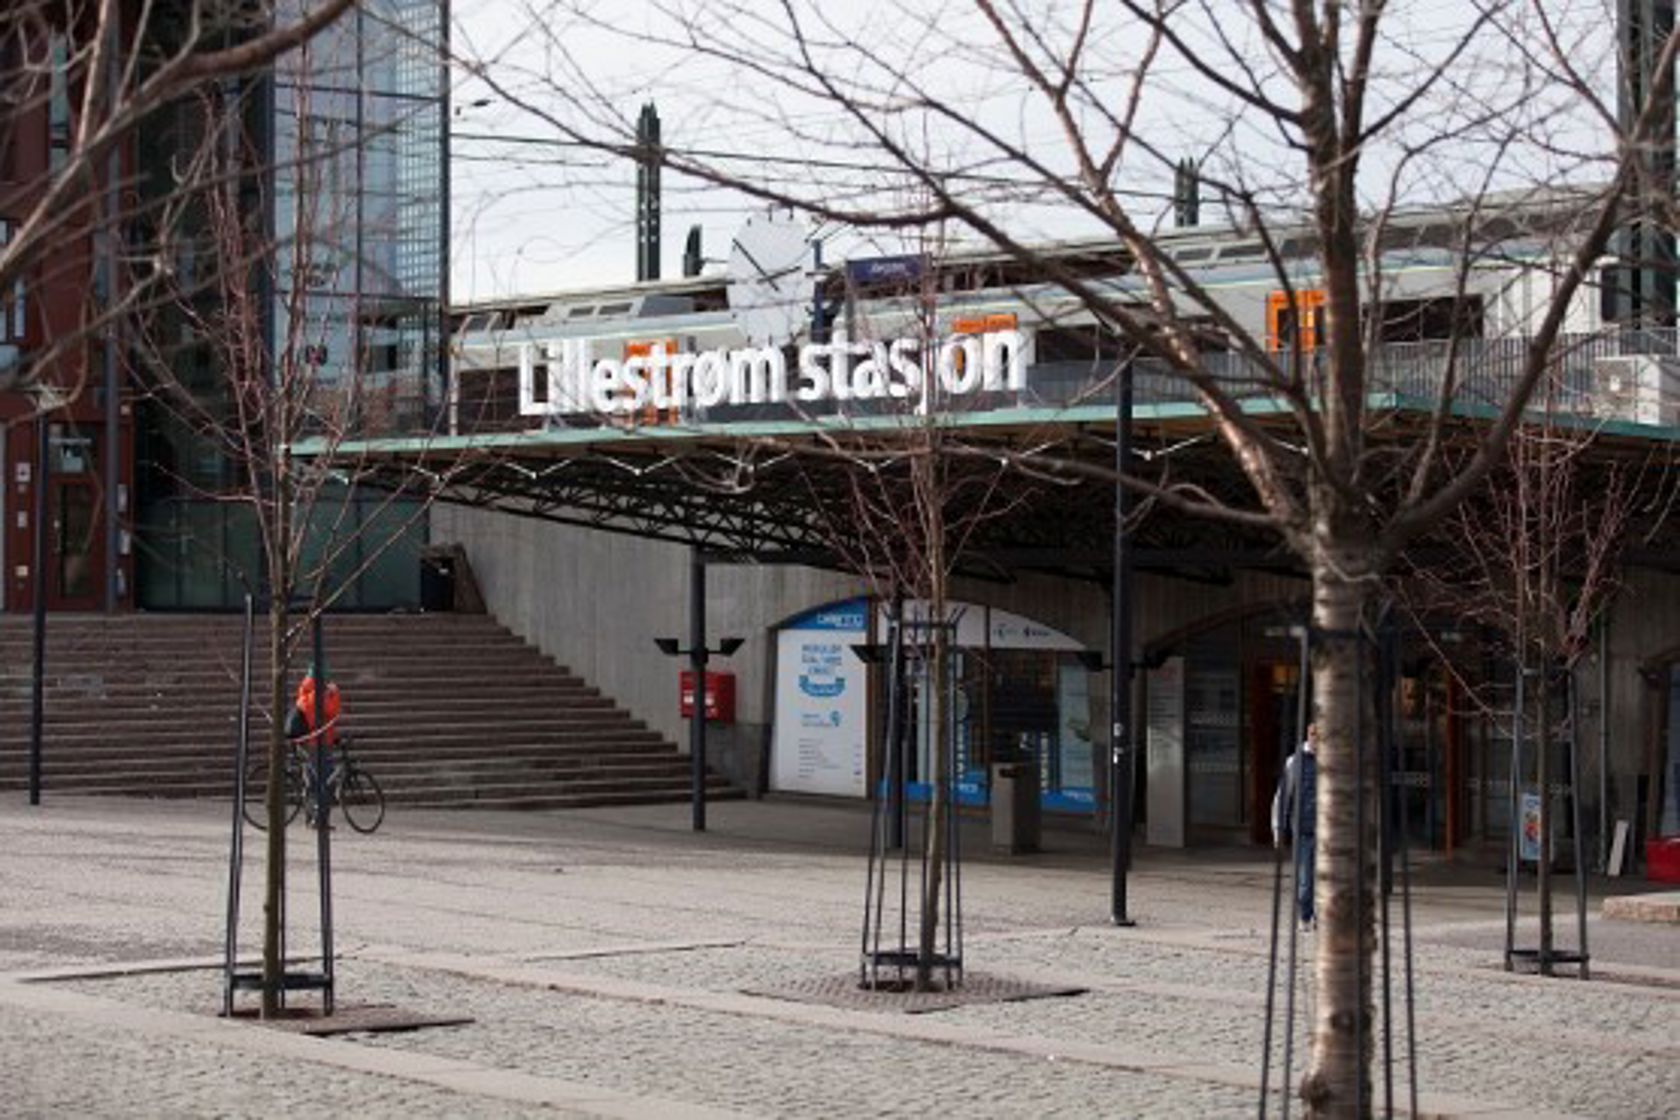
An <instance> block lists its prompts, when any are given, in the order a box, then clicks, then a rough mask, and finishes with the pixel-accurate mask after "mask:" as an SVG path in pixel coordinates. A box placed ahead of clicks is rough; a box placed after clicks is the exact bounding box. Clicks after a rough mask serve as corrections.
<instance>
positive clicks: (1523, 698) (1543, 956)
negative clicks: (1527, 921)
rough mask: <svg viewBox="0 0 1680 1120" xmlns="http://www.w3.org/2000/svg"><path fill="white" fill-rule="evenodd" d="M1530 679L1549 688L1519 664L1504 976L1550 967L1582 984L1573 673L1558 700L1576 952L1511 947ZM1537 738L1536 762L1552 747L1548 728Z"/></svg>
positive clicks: (1584, 949)
mask: <svg viewBox="0 0 1680 1120" xmlns="http://www.w3.org/2000/svg"><path fill="white" fill-rule="evenodd" d="M1531 676H1532V677H1535V678H1537V679H1538V681H1539V687H1541V688H1551V687H1552V683H1553V682H1552V680H1551V674H1548V673H1547V672H1545V671H1544V670H1531V669H1528V668H1527V667H1526V666H1525V665H1523V664H1522V663H1521V662H1520V661H1519V663H1518V665H1517V681H1516V689H1515V699H1514V702H1513V708H1512V712H1511V775H1510V776H1511V799H1510V809H1509V812H1510V831H1511V843H1510V850H1509V852H1508V853H1507V855H1506V862H1505V971H1506V972H1511V971H1514V970H1515V969H1516V966H1517V964H1518V963H1522V964H1530V963H1532V964H1533V966H1534V967H1535V969H1536V970H1538V971H1539V972H1541V973H1542V974H1545V975H1550V974H1551V971H1552V966H1553V965H1559V964H1572V965H1574V966H1575V968H1576V974H1577V975H1578V976H1579V977H1580V978H1581V979H1582V980H1590V979H1591V978H1592V975H1591V968H1590V964H1591V954H1590V953H1589V952H1588V946H1587V877H1586V876H1587V872H1586V845H1585V840H1584V837H1583V836H1582V834H1581V742H1580V739H1581V736H1580V720H1579V718H1578V716H1579V708H1578V707H1577V705H1578V702H1579V698H1578V697H1577V696H1576V694H1575V693H1576V689H1575V676H1574V674H1573V673H1570V674H1569V675H1568V678H1567V679H1566V681H1565V685H1566V687H1565V689H1564V695H1563V700H1564V704H1565V715H1564V718H1563V721H1562V726H1564V727H1565V728H1567V729H1568V736H1567V738H1566V739H1565V740H1564V744H1565V746H1566V748H1567V750H1568V752H1569V807H1570V831H1571V832H1572V833H1573V836H1572V838H1571V839H1572V847H1573V854H1574V859H1575V937H1576V948H1575V949H1574V950H1573V951H1571V950H1567V949H1557V948H1552V949H1550V950H1547V949H1545V948H1541V947H1535V948H1532V949H1530V948H1526V947H1519V946H1518V945H1517V943H1516V941H1517V911H1518V902H1519V894H1520V892H1519V890H1518V886H1517V876H1518V874H1519V873H1520V871H1521V869H1522V798H1521V790H1522V782H1523V778H1524V769H1523V767H1524V759H1525V755H1526V754H1527V752H1526V751H1525V750H1524V746H1525V744H1526V743H1527V741H1528V739H1529V738H1530V735H1529V733H1528V730H1527V721H1526V719H1525V716H1526V714H1527V707H1526V705H1527V704H1528V699H1529V698H1528V687H1527V685H1528V680H1529V678H1530V677H1531ZM1539 732H1540V737H1541V741H1540V742H1539V743H1537V744H1536V745H1535V747H1534V751H1535V753H1536V755H1537V756H1538V752H1540V751H1546V750H1550V749H1551V748H1552V746H1553V741H1550V740H1552V736H1551V732H1552V728H1551V727H1542V728H1540V729H1539ZM1536 766H1537V768H1538V757H1536ZM1539 794H1540V797H1541V798H1543V799H1546V800H1550V798H1551V796H1552V792H1551V790H1549V789H1543V790H1540V791H1539ZM1548 808H1549V806H1548ZM1545 819H1546V821H1547V825H1546V827H1547V828H1548V829H1550V827H1551V823H1550V822H1551V819H1552V817H1551V813H1550V812H1547V813H1546V815H1545ZM1552 851H1553V849H1552V848H1551V846H1550V845H1544V844H1543V845H1542V846H1541V852H1542V853H1545V854H1550V853H1551V852H1552Z"/></svg>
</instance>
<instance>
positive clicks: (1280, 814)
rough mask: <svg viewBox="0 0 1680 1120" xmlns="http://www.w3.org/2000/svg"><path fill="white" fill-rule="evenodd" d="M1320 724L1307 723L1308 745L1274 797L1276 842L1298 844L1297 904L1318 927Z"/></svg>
mask: <svg viewBox="0 0 1680 1120" xmlns="http://www.w3.org/2000/svg"><path fill="white" fill-rule="evenodd" d="M1317 748H1318V725H1317V724H1312V723H1309V724H1307V738H1306V742H1304V743H1302V744H1301V747H1300V749H1299V750H1297V751H1296V752H1295V753H1294V754H1292V755H1290V756H1289V761H1288V762H1286V763H1284V766H1283V775H1282V777H1280V778H1279V779H1278V787H1277V792H1276V793H1274V794H1273V795H1272V842H1273V843H1274V844H1275V845H1277V846H1278V847H1280V848H1281V847H1283V846H1284V845H1286V844H1290V843H1293V844H1294V845H1295V905H1296V909H1297V911H1298V913H1299V917H1300V920H1301V924H1302V925H1305V926H1311V925H1314V924H1315V922H1314V913H1313V855H1314V845H1313V840H1314V838H1315V835H1316V833H1317V826H1318V819H1317V818H1318V797H1317V785H1318V753H1317Z"/></svg>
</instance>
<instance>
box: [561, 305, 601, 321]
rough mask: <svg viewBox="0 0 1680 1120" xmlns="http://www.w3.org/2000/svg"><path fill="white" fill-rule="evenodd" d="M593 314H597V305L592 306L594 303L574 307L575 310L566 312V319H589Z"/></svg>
mask: <svg viewBox="0 0 1680 1120" xmlns="http://www.w3.org/2000/svg"><path fill="white" fill-rule="evenodd" d="M593 314H595V305H594V304H592V303H586V304H583V305H581V306H579V307H574V308H572V309H570V310H569V311H567V312H566V318H568V319H587V318H589V317H590V316H591V315H593Z"/></svg>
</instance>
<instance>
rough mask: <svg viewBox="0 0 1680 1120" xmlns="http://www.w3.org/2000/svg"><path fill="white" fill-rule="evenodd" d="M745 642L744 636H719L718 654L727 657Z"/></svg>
mask: <svg viewBox="0 0 1680 1120" xmlns="http://www.w3.org/2000/svg"><path fill="white" fill-rule="evenodd" d="M746 644H747V640H746V639H745V638H719V639H718V656H720V657H728V656H729V655H730V654H732V653H734V652H735V651H736V650H738V649H740V648H741V647H742V646H744V645H746Z"/></svg>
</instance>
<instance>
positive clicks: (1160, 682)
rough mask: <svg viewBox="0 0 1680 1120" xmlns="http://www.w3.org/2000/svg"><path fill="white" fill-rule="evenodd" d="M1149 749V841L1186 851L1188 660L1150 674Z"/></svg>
mask: <svg viewBox="0 0 1680 1120" xmlns="http://www.w3.org/2000/svg"><path fill="white" fill-rule="evenodd" d="M1146 718H1147V723H1146V725H1145V726H1146V728H1147V731H1146V734H1147V736H1148V738H1147V741H1146V743H1147V745H1146V747H1145V750H1144V759H1145V764H1146V769H1147V772H1148V775H1149V792H1148V794H1147V797H1148V808H1149V823H1148V829H1147V831H1146V833H1145V839H1146V840H1147V841H1148V843H1150V844H1151V845H1155V846H1157V847H1163V848H1182V847H1184V823H1185V822H1184V810H1185V799H1184V658H1182V657H1169V658H1167V660H1166V662H1165V663H1164V664H1162V665H1161V666H1160V667H1159V668H1157V669H1151V670H1150V671H1149V703H1148V709H1147V715H1146Z"/></svg>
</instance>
